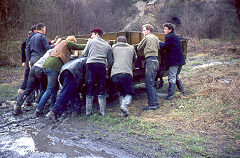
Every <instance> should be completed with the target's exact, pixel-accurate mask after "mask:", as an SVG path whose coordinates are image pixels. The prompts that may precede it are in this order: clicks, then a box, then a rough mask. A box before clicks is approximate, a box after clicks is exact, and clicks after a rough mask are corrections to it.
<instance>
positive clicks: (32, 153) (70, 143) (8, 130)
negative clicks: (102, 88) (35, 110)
mask: <svg viewBox="0 0 240 158" xmlns="http://www.w3.org/2000/svg"><path fill="white" fill-rule="evenodd" d="M0 110H1V116H0V157H2V158H5V157H6V158H7V157H14V158H18V157H60V158H65V157H80V158H93V157H94V158H102V157H104V158H113V157H114V158H115V157H121V158H122V157H135V156H133V155H131V154H129V153H127V152H125V151H123V150H121V149H119V148H116V147H114V146H110V145H106V144H104V143H103V142H101V141H98V139H101V138H94V137H91V136H92V134H91V132H92V131H95V130H96V129H93V128H94V127H92V126H91V125H89V124H87V123H86V122H84V121H78V119H76V117H71V116H69V117H66V118H63V119H62V120H61V121H51V120H47V119H46V118H44V117H41V118H36V117H34V116H33V114H32V113H31V114H27V113H26V114H23V115H21V116H17V117H13V116H12V115H11V112H12V111H11V108H9V107H6V108H2V107H1V108H0Z"/></svg>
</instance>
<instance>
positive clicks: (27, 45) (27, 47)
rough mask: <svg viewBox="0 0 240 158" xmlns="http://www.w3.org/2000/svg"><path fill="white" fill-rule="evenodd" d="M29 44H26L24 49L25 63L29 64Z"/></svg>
mask: <svg viewBox="0 0 240 158" xmlns="http://www.w3.org/2000/svg"><path fill="white" fill-rule="evenodd" d="M30 43H31V40H30V41H29V42H27V43H26V49H25V56H26V62H29V61H30V58H31V54H30Z"/></svg>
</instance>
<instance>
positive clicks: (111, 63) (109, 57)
mask: <svg viewBox="0 0 240 158" xmlns="http://www.w3.org/2000/svg"><path fill="white" fill-rule="evenodd" d="M113 61H114V60H113V53H112V49H111V47H110V49H109V51H108V54H107V63H108V67H111V66H112V65H113Z"/></svg>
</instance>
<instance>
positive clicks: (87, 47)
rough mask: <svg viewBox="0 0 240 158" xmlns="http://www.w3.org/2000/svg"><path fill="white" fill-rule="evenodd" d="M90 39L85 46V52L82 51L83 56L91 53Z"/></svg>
mask: <svg viewBox="0 0 240 158" xmlns="http://www.w3.org/2000/svg"><path fill="white" fill-rule="evenodd" d="M89 47H90V46H89V41H88V42H87V45H86V47H85V48H84V50H83V52H82V56H84V57H87V56H88V53H89Z"/></svg>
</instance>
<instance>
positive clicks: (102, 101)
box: [95, 64, 106, 115]
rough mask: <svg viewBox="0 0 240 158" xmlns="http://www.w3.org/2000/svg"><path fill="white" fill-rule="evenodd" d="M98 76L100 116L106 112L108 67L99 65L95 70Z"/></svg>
mask: <svg viewBox="0 0 240 158" xmlns="http://www.w3.org/2000/svg"><path fill="white" fill-rule="evenodd" d="M95 73H96V74H97V77H96V79H97V91H98V104H99V109H100V114H101V115H105V110H106V95H105V93H106V92H105V85H106V67H105V64H97V67H96V69H95Z"/></svg>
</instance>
